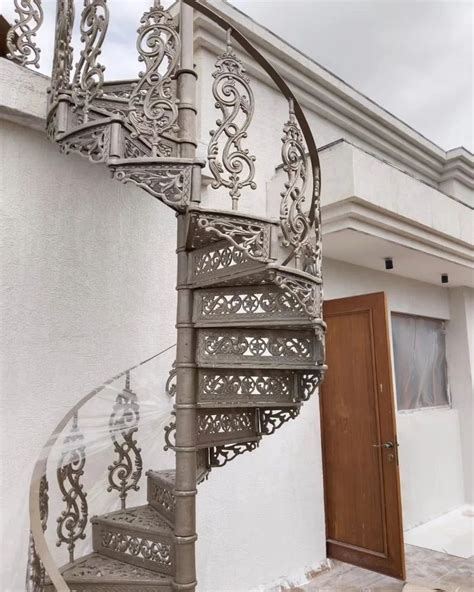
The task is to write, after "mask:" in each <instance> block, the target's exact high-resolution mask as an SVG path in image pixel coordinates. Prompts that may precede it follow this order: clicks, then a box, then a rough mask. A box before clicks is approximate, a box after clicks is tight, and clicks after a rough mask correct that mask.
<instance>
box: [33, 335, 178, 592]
mask: <svg viewBox="0 0 474 592" xmlns="http://www.w3.org/2000/svg"><path fill="white" fill-rule="evenodd" d="M173 347H176V344H175V343H174V344H173V345H170V346H169V347H167V348H165V349H163V350H161V351H160V352H158V353H157V354H155V355H154V356H151V357H150V358H147V359H146V360H143V361H142V362H140V363H138V364H135V365H134V366H131V367H130V368H128V369H127V370H124V371H123V372H120V373H119V374H117V375H115V376H113V377H112V378H110V379H109V380H107V381H106V382H104V383H103V384H102V385H101V386H99V387H97V388H95V389H94V390H92V391H91V392H90V393H88V394H87V395H85V396H84V397H83V398H82V399H80V401H78V403H76V404H75V405H74V406H73V407H72V408H71V409H70V410H69V411H68V413H67V414H66V415H65V416H64V417H63V418H62V419H61V421H60V422H59V423H58V424H57V426H56V427H55V429H54V430H53V431H52V432H51V434H50V436H49V438H48V440H47V442H46V444H45V445H44V446H43V448H42V449H41V453H40V455H39V457H38V460H37V461H36V464H35V466H34V468H33V474H32V478H31V483H30V492H29V513H30V530H31V534H32V536H33V541H34V544H35V549H36V552H37V553H38V556H39V558H40V559H41V562H42V564H43V567H44V569H45V571H46V573H47V574H48V576H49V578H50V579H51V582H52V584H53V585H54V587H55V589H56V591H57V592H71V589H70V588H69V586H68V585H67V583H66V581H65V579H64V578H63V576H62V575H61V572H60V571H59V569H58V567H57V565H56V562H55V560H54V558H53V556H52V554H51V553H50V551H49V546H48V543H47V542H46V537H45V534H44V532H43V528H42V524H41V518H40V504H39V501H40V500H39V491H40V482H41V479H42V477H43V475H45V474H46V471H47V465H48V458H49V453H50V451H51V449H52V447H53V446H54V444H55V443H56V442H57V440H58V438H59V436H60V435H61V433H62V432H63V430H64V428H65V427H66V426H67V424H68V423H69V422H70V421H71V419H72V418H73V417H74V415H75V414H76V413H78V411H79V410H80V409H81V408H82V407H83V406H84V405H85V404H86V403H87V402H88V401H90V400H91V399H93V398H94V397H95V396H96V395H98V394H99V393H100V392H102V391H103V390H104V389H105V388H106V387H107V386H109V385H110V384H112V383H113V382H115V381H116V380H118V379H119V378H121V377H122V376H125V375H126V374H127V372H131V371H132V370H135V369H136V368H139V367H140V366H143V365H144V364H147V363H148V362H151V360H153V359H155V358H157V357H158V356H161V355H162V354H164V353H166V352H167V351H169V350H170V349H172V348H173Z"/></svg>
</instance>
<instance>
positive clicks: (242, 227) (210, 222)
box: [198, 214, 270, 261]
mask: <svg viewBox="0 0 474 592" xmlns="http://www.w3.org/2000/svg"><path fill="white" fill-rule="evenodd" d="M198 227H199V228H200V229H202V230H204V231H205V232H206V233H209V235H214V236H216V237H218V238H222V239H225V240H227V241H229V242H230V243H231V244H232V245H233V246H234V247H236V248H237V249H241V250H242V251H243V252H244V253H245V254H246V255H247V256H248V257H249V258H250V259H256V260H257V261H261V260H264V261H266V260H267V259H268V256H269V253H270V226H269V225H268V224H265V223H263V222H250V221H245V222H242V221H240V220H235V219H233V218H232V217H230V216H223V215H219V216H213V215H210V214H208V215H204V216H201V217H200V218H199V220H198Z"/></svg>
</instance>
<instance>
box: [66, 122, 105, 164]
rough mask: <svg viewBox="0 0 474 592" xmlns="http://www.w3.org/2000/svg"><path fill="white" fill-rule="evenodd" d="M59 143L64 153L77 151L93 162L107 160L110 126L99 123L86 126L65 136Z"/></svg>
mask: <svg viewBox="0 0 474 592" xmlns="http://www.w3.org/2000/svg"><path fill="white" fill-rule="evenodd" d="M58 143H59V149H60V150H61V152H62V153H63V154H69V153H70V152H77V153H78V154H80V155H81V156H85V157H86V158H88V159H89V160H90V161H91V162H94V163H99V162H105V161H106V160H107V158H108V156H109V147H110V126H108V125H102V124H99V125H95V127H85V128H82V129H80V130H79V131H77V132H73V133H71V134H68V135H67V136H65V137H64V136H63V137H62V138H61V139H60V140H58Z"/></svg>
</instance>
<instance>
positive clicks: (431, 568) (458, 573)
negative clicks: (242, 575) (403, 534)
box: [294, 545, 474, 592]
mask: <svg viewBox="0 0 474 592" xmlns="http://www.w3.org/2000/svg"><path fill="white" fill-rule="evenodd" d="M331 563H332V564H333V566H334V567H333V568H332V569H330V570H328V571H326V572H323V573H321V574H319V575H317V576H316V577H315V578H314V579H313V580H312V581H311V582H310V583H309V584H306V585H305V586H303V587H301V588H295V589H294V592H303V591H304V592H316V591H318V592H348V591H350V592H356V591H364V592H371V591H374V592H375V591H377V592H400V591H401V590H402V589H403V587H404V582H400V581H399V580H396V579H394V578H389V577H387V576H382V575H379V574H376V573H374V572H371V571H367V570H365V569H361V568H359V567H353V566H351V565H348V564H347V563H341V562H339V561H333V560H331ZM406 568H407V582H408V583H410V584H415V585H418V586H425V587H427V588H438V589H441V590H445V591H446V592H473V591H474V557H471V558H469V559H463V558H461V557H455V556H453V555H447V554H446V553H438V552H436V551H431V550H429V549H423V548H421V547H414V546H412V545H406Z"/></svg>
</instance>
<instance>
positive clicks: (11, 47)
mask: <svg viewBox="0 0 474 592" xmlns="http://www.w3.org/2000/svg"><path fill="white" fill-rule="evenodd" d="M14 2H15V12H16V13H17V14H18V18H16V19H15V23H14V24H13V26H12V27H11V28H10V29H9V31H8V33H7V47H8V52H9V53H8V54H7V57H9V58H10V59H11V60H13V61H15V62H18V63H19V64H20V65H21V66H35V68H39V59H40V53H41V49H40V48H39V47H38V46H37V45H36V43H35V40H34V38H35V37H36V33H37V32H38V29H39V28H40V27H41V25H42V23H43V8H42V6H41V0H14Z"/></svg>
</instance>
